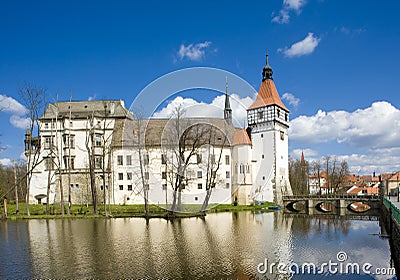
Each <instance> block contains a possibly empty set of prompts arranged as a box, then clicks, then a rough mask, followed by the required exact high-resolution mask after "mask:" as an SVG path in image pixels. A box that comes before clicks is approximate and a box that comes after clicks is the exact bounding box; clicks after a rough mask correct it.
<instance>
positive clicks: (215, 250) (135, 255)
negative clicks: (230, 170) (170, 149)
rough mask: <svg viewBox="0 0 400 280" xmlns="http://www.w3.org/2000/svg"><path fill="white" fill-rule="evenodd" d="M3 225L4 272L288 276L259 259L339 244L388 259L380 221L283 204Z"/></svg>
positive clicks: (323, 258)
mask: <svg viewBox="0 0 400 280" xmlns="http://www.w3.org/2000/svg"><path fill="white" fill-rule="evenodd" d="M0 232H1V235H0V246H1V247H0V248H1V251H0V261H1V266H0V278H1V279H3V278H78V279H82V278H96V279H97V278H102V279H104V278H143V277H146V278H164V279H177V278H180V279H208V278H220V279H221V278H223V279H227V278H235V279H254V278H265V279H287V278H288V276H287V275H283V274H276V273H275V274H272V275H271V274H269V273H267V274H259V273H258V272H257V265H258V264H259V263H261V262H264V260H266V259H267V260H268V262H269V263H272V262H274V263H286V264H289V263H293V262H296V263H302V262H315V263H321V262H327V261H329V259H334V260H336V259H335V258H336V254H337V253H338V252H339V251H345V252H346V253H347V255H348V256H349V260H351V261H357V262H370V263H371V264H373V265H374V266H375V267H389V266H390V250H389V245H388V241H387V240H386V239H380V238H379V236H378V235H377V233H379V232H380V228H379V224H378V221H357V220H347V219H338V218H336V219H332V218H310V217H302V216H287V215H284V214H283V213H280V212H274V213H262V212H260V213H252V212H239V213H219V214H211V215H208V216H206V217H205V218H191V219H182V220H176V221H173V222H171V221H166V220H163V219H151V220H150V221H148V222H146V220H144V219H135V218H126V219H98V220H95V219H91V220H62V219H61V220H29V221H6V222H2V223H0ZM298 277H300V276H298ZM304 277H305V276H304V275H302V277H300V278H301V279H303V278H304ZM294 278H296V277H294ZM300 278H297V279H300ZM364 278H365V277H364ZM387 278H389V277H386V278H384V279H387ZM338 279H339V278H338ZM346 279H359V278H357V277H356V276H354V277H353V278H352V276H349V275H347V276H346ZM365 279H368V278H365Z"/></svg>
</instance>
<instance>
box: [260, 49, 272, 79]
mask: <svg viewBox="0 0 400 280" xmlns="http://www.w3.org/2000/svg"><path fill="white" fill-rule="evenodd" d="M265 56H266V59H265V60H266V61H265V66H264V68H263V71H262V80H263V81H265V80H267V79H270V80H273V79H272V73H273V71H272V68H271V66H269V64H268V53H266V55H265Z"/></svg>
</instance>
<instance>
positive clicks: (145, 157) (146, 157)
mask: <svg viewBox="0 0 400 280" xmlns="http://www.w3.org/2000/svg"><path fill="white" fill-rule="evenodd" d="M143 163H144V164H145V165H147V164H149V155H148V154H145V155H143Z"/></svg>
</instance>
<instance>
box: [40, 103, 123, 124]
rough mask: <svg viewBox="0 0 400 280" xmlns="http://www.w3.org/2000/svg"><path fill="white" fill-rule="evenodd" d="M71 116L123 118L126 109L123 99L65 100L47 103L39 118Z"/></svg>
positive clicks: (74, 117)
mask: <svg viewBox="0 0 400 280" xmlns="http://www.w3.org/2000/svg"><path fill="white" fill-rule="evenodd" d="M70 111H71V117H72V118H73V119H79V118H87V117H88V116H90V115H92V114H93V115H94V116H98V117H105V116H107V117H112V118H124V117H126V116H127V115H128V114H129V113H128V109H126V108H125V106H124V101H123V100H87V101H72V102H69V101H65V102H56V103H54V104H49V105H48V106H47V108H46V110H45V111H44V113H43V115H42V116H41V120H45V119H54V118H55V117H56V116H57V117H59V118H62V117H69V112H70Z"/></svg>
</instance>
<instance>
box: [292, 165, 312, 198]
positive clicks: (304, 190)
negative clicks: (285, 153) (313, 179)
mask: <svg viewBox="0 0 400 280" xmlns="http://www.w3.org/2000/svg"><path fill="white" fill-rule="evenodd" d="M308 174H309V164H308V162H307V161H304V162H302V161H301V160H298V159H296V160H294V159H292V158H290V159H289V180H290V185H291V186H292V190H293V193H294V194H296V195H304V194H308V193H309V190H308Z"/></svg>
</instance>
